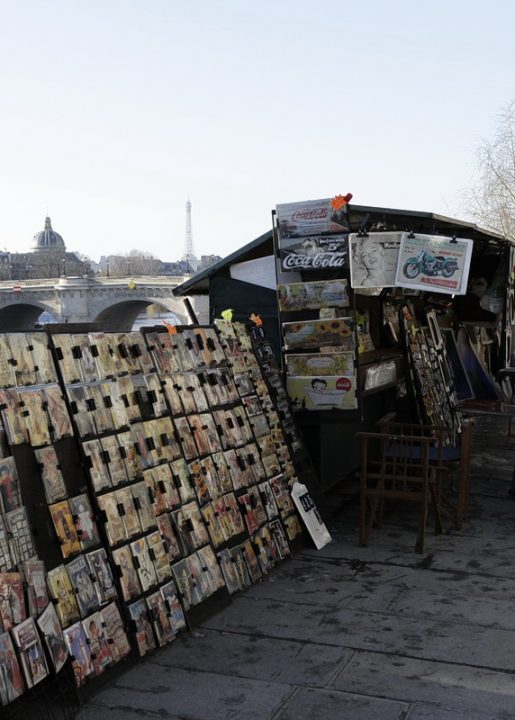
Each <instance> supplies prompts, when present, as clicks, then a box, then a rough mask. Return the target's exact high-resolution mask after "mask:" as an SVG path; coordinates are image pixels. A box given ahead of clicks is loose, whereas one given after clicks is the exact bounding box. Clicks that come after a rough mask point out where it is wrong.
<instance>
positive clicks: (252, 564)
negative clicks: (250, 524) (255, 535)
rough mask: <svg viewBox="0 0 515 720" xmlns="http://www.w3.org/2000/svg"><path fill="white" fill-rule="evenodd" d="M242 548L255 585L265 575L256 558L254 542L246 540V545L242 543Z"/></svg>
mask: <svg viewBox="0 0 515 720" xmlns="http://www.w3.org/2000/svg"><path fill="white" fill-rule="evenodd" d="M240 547H241V553H242V555H243V559H244V560H245V564H246V566H247V570H248V572H249V575H250V579H251V580H252V582H253V583H255V582H257V581H258V580H260V579H261V578H262V576H263V573H262V572H261V568H260V566H259V562H258V559H257V557H256V553H255V551H254V547H253V545H252V542H251V541H250V540H246V541H245V542H244V543H242V545H241V546H240Z"/></svg>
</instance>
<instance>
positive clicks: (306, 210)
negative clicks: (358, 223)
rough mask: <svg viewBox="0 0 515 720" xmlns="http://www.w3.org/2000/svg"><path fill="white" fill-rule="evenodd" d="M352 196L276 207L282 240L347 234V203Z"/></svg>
mask: <svg viewBox="0 0 515 720" xmlns="http://www.w3.org/2000/svg"><path fill="white" fill-rule="evenodd" d="M350 197H351V196H347V197H345V198H341V200H342V201H343V202H335V201H337V200H339V199H340V198H339V197H337V198H323V199H321V200H305V201H303V202H292V203H281V204H279V205H276V208H275V212H276V220H277V229H278V231H279V235H280V236H281V237H282V238H288V237H300V236H304V235H312V234H316V233H341V232H347V230H348V229H349V228H348V223H349V221H348V216H347V202H348V199H350Z"/></svg>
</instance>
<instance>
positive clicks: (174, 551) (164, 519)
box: [157, 513, 181, 562]
mask: <svg viewBox="0 0 515 720" xmlns="http://www.w3.org/2000/svg"><path fill="white" fill-rule="evenodd" d="M157 529H158V530H159V534H160V535H161V538H162V540H163V543H164V546H165V550H166V554H167V557H168V561H169V562H174V561H175V560H177V558H180V557H181V548H180V545H179V541H178V539H177V535H176V534H175V531H174V529H173V527H172V521H171V520H170V516H169V515H168V514H167V513H164V514H163V515H160V516H159V517H158V518H157Z"/></svg>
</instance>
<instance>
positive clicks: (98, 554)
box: [86, 548, 117, 605]
mask: <svg viewBox="0 0 515 720" xmlns="http://www.w3.org/2000/svg"><path fill="white" fill-rule="evenodd" d="M86 560H87V562H88V565H89V570H90V573H91V576H92V577H93V581H94V583H95V588H96V591H97V595H98V602H99V603H100V604H101V605H102V604H103V603H105V602H107V601H108V600H112V599H113V598H115V597H116V595H117V593H116V588H115V586H114V580H113V575H112V573H111V568H110V567H109V562H108V560H107V554H106V551H105V550H104V549H103V548H101V549H100V550H93V551H92V552H90V553H88V554H87V555H86Z"/></svg>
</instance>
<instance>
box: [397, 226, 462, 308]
mask: <svg viewBox="0 0 515 720" xmlns="http://www.w3.org/2000/svg"><path fill="white" fill-rule="evenodd" d="M472 246H473V241H472V240H465V239H463V238H458V239H454V238H450V237H441V236H439V235H419V234H416V235H413V234H412V235H408V233H403V235H402V238H401V247H400V251H399V260H398V264H397V273H396V276H395V284H396V285H399V286H400V287H406V288H412V289H413V290H422V291H424V292H438V293H447V294H449V295H465V294H466V292H467V283H468V275H469V269H470V259H471V256H472Z"/></svg>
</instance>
